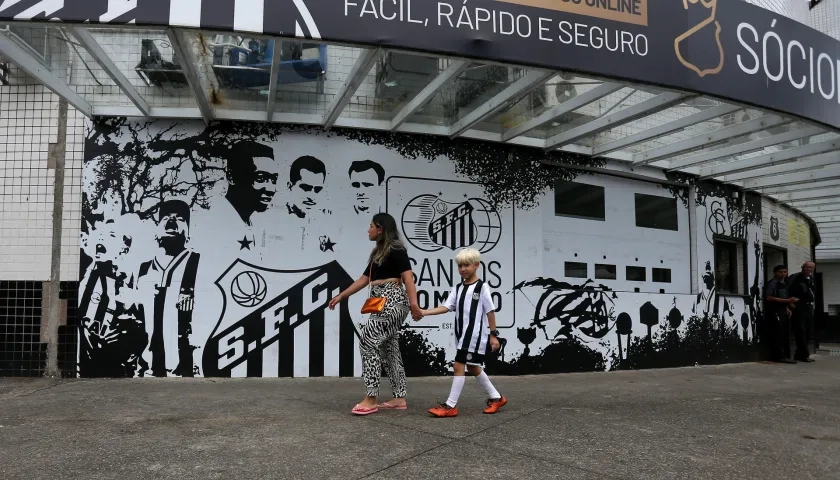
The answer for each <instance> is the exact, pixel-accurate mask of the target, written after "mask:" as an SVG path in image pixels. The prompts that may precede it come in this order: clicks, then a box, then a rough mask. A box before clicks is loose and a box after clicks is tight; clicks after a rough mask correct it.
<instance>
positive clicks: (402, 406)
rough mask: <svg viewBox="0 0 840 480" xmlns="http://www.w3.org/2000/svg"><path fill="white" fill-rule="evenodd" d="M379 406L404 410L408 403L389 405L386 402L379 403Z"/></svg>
mask: <svg viewBox="0 0 840 480" xmlns="http://www.w3.org/2000/svg"><path fill="white" fill-rule="evenodd" d="M379 408H381V409H382V410H405V409H407V408H408V405H391V404H390V403H388V402H384V403H380V404H379Z"/></svg>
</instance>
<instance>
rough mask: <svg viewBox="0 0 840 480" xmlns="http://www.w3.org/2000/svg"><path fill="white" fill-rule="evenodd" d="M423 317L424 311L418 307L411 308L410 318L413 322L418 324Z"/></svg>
mask: <svg viewBox="0 0 840 480" xmlns="http://www.w3.org/2000/svg"><path fill="white" fill-rule="evenodd" d="M425 315H426V311H425V310H420V307H418V306H417V305H412V306H411V318H413V319H414V321H415V322H419V321H420V320H422V319H423V317H424V316H425Z"/></svg>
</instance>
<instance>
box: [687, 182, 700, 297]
mask: <svg viewBox="0 0 840 480" xmlns="http://www.w3.org/2000/svg"><path fill="white" fill-rule="evenodd" d="M698 234H699V231H698V229H697V187H695V186H694V185H689V187H688V240H689V258H690V264H691V294H692V295H697V294H698V293H700V280H699V278H700V266H699V264H698V261H697V241H698V238H697V235H698Z"/></svg>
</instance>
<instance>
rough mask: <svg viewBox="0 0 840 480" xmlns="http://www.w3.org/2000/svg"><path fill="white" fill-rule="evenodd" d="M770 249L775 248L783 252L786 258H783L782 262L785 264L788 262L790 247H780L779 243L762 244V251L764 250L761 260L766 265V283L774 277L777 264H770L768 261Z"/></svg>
mask: <svg viewBox="0 0 840 480" xmlns="http://www.w3.org/2000/svg"><path fill="white" fill-rule="evenodd" d="M768 250H775V251H777V252H781V254H782V257H783V258H784V260H782V264H783V265H787V264H788V249H787V248H783V247H779V246H777V245H771V244H769V243H765V244H762V245H761V251H762V255H761V261H762V263H763V264H764V265H762V266H763V267H764V278H765V280H764V282H765V283H767V282H768V281H769V280H770V279H771V278H773V268H774V267H775V266H776V265H770V264H769V263H768V260H767V251H768ZM788 273H790V265H788Z"/></svg>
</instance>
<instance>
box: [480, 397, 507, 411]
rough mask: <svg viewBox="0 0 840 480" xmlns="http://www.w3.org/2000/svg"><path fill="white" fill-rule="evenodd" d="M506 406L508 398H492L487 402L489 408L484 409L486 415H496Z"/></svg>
mask: <svg viewBox="0 0 840 480" xmlns="http://www.w3.org/2000/svg"><path fill="white" fill-rule="evenodd" d="M505 405H507V398H505V397H504V396H502V398H491V399H489V400H487V408H485V409H484V413H496V412H498V411H499V409H500V408H502V407H504V406H505Z"/></svg>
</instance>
